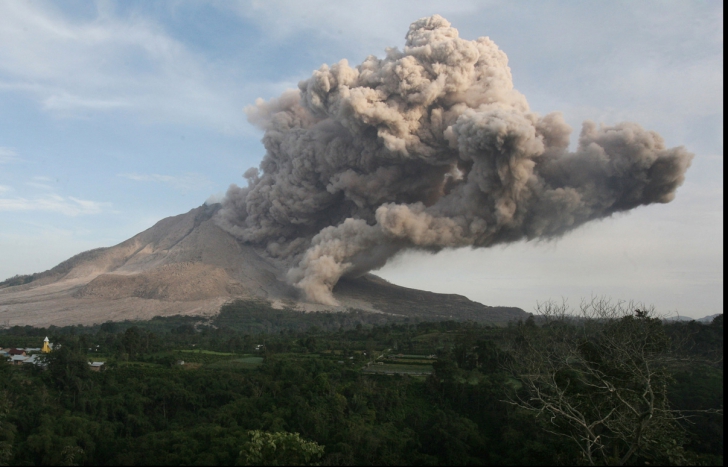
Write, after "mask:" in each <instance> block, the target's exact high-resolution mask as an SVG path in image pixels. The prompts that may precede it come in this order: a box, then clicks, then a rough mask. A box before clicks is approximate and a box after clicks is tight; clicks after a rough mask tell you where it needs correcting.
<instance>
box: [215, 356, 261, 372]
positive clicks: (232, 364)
mask: <svg viewBox="0 0 728 467" xmlns="http://www.w3.org/2000/svg"><path fill="white" fill-rule="evenodd" d="M262 364H263V357H244V358H235V359H233V360H222V361H219V362H215V363H211V364H209V365H205V368H214V369H220V370H223V369H224V370H235V369H239V370H254V369H256V368H258V367H259V366H260V365H262Z"/></svg>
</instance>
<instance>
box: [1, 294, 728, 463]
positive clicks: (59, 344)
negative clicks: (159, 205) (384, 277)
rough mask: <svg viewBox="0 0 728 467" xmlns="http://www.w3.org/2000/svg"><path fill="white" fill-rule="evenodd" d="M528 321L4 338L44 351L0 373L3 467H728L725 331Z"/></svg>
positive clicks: (251, 309) (298, 317)
mask: <svg viewBox="0 0 728 467" xmlns="http://www.w3.org/2000/svg"><path fill="white" fill-rule="evenodd" d="M541 311H542V312H543V313H542V315H541V316H540V317H537V319H529V320H527V321H526V322H519V323H512V324H511V325H509V326H507V327H494V326H488V325H481V324H476V323H470V322H453V321H440V322H419V323H416V322H404V321H400V322H388V323H387V322H380V321H379V320H380V319H381V317H368V316H366V315H364V314H362V315H357V314H351V315H348V314H347V315H343V314H340V315H336V314H324V313H321V314H300V313H299V314H296V313H293V312H284V311H280V310H271V309H268V308H266V307H265V306H264V305H262V304H254V303H247V304H246V303H238V304H235V305H233V306H230V307H227V308H226V309H224V310H223V312H222V313H221V314H220V315H219V316H217V317H216V318H214V319H211V320H202V319H200V318H189V317H172V318H164V319H162V318H157V319H154V320H151V321H148V322H137V323H131V322H126V323H104V324H102V325H97V326H91V327H79V326H70V327H65V328H48V329H38V328H30V327H15V328H10V329H6V330H2V331H0V346H2V347H9V346H20V345H22V346H33V347H39V346H40V344H41V343H42V339H43V338H44V337H45V336H46V335H48V336H49V337H50V339H51V341H52V342H54V344H55V345H56V347H55V350H54V351H53V352H52V353H51V354H49V355H48V357H47V366H46V367H45V369H42V368H41V367H36V366H33V365H21V366H10V365H9V364H7V363H5V362H0V464H3V463H5V464H10V465H26V464H60V465H73V464H76V465H86V464H89V465H91V464H94V465H95V464H98V465H118V464H125V465H127V464H129V465H134V464H145V465H148V464H153V465H182V464H186V465H190V464H204V465H234V464H237V465H261V464H264V465H310V464H321V465H341V464H346V465H348V464H402V465H410V464H418V465H420V464H421V465H438V464H448V465H450V464H478V465H484V464H497V465H502V464H519V465H522V464H530V465H553V464H619V463H622V464H640V465H645V464H646V463H649V464H655V463H663V464H665V463H672V464H703V465H722V462H723V457H722V456H723V419H722V405H723V364H722V353H723V349H722V346H723V323H722V316H721V317H719V318H716V320H715V321H714V322H713V323H712V324H710V325H701V324H697V323H679V322H675V323H666V322H663V321H661V320H658V319H655V318H654V317H653V316H652V315H651V314H650V312H649V311H648V312H644V310H641V309H640V312H639V313H636V312H635V311H634V309H632V308H627V307H623V308H620V307H619V305H611V304H609V303H607V302H601V303H591V304H588V306H587V307H586V308H585V309H584V310H583V311H584V315H583V316H581V317H579V318H578V319H576V318H573V317H569V316H567V315H565V314H564V311H565V310H564V309H563V308H559V307H555V306H553V305H551V304H547V305H545V306H544V307H543V308H542V309H541ZM610 313H611V314H610ZM88 361H105V362H106V365H105V367H106V368H105V370H104V371H101V372H94V371H90V369H89V366H88V364H87V362H88ZM645 368H647V370H645V371H643V369H645ZM645 394H648V395H647V396H646V395H645Z"/></svg>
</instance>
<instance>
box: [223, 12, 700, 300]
mask: <svg viewBox="0 0 728 467" xmlns="http://www.w3.org/2000/svg"><path fill="white" fill-rule="evenodd" d="M298 87H299V89H298V90H292V91H287V92H285V93H284V94H283V95H281V96H280V97H279V98H277V99H273V100H271V101H269V102H264V101H262V100H260V99H259V100H258V101H257V102H256V105H255V106H254V107H252V108H249V109H247V112H248V117H249V120H250V121H251V122H252V123H254V124H256V125H258V126H260V127H261V128H262V129H264V130H265V136H264V137H263V143H264V144H265V148H266V151H267V152H266V155H265V157H264V158H263V161H262V163H261V165H260V169H261V170H260V171H258V170H257V169H250V170H248V171H247V172H246V173H245V178H246V179H247V181H248V186H247V187H244V188H241V187H238V186H235V185H233V186H231V187H230V189H229V190H228V192H227V195H226V198H225V200H224V201H223V208H222V209H221V210H220V212H219V215H218V223H219V224H220V225H221V226H222V227H223V228H225V229H226V230H228V231H229V232H231V233H232V234H234V235H236V236H237V237H238V238H240V239H242V240H243V241H245V242H249V243H251V244H254V245H256V246H258V247H260V248H261V249H262V250H264V251H265V253H266V254H267V255H269V256H270V257H272V258H277V259H279V260H281V261H283V262H285V263H286V264H288V265H289V267H290V269H289V271H288V280H289V281H290V282H291V283H292V284H294V285H295V286H297V287H298V288H300V289H301V290H303V292H304V293H305V295H306V297H307V298H308V299H309V300H312V301H316V302H319V303H324V304H331V305H333V304H336V301H335V300H334V298H333V295H332V292H331V291H332V288H333V286H334V285H335V284H336V282H337V281H338V280H339V279H340V278H341V277H342V276H356V275H360V274H363V273H365V272H367V271H369V270H372V269H376V268H379V267H381V266H382V265H384V263H385V262H386V261H387V260H388V259H389V258H391V257H392V256H393V255H395V254H396V253H397V252H399V251H401V250H402V249H405V248H416V249H423V250H428V251H433V252H435V251H439V250H441V249H443V248H457V247H465V246H468V247H488V246H491V245H495V244H498V243H506V242H515V241H518V240H522V239H535V238H553V237H557V236H560V235H562V234H564V233H565V232H568V231H569V230H572V229H574V228H576V227H578V226H580V225H581V224H583V223H585V222H587V221H590V220H592V219H600V218H603V217H607V216H610V215H611V214H613V213H615V212H619V211H626V210H629V209H632V208H635V207H637V206H640V205H646V204H650V203H667V202H669V201H671V200H672V199H673V198H674V197H675V191H676V189H677V187H678V186H680V185H681V184H682V182H683V180H684V176H685V172H686V170H687V168H688V166H689V165H690V162H691V159H692V157H693V156H692V154H690V153H689V152H688V151H687V150H685V148H683V147H677V148H671V149H668V148H665V145H664V143H663V140H662V138H661V137H660V135H658V134H657V133H655V132H652V131H647V130H645V129H643V128H642V127H640V126H639V125H637V124H635V123H620V124H618V125H615V126H598V125H596V124H594V123H592V122H589V121H587V122H585V123H584V124H583V127H582V130H581V134H580V137H579V143H578V148H577V149H576V152H569V151H568V145H569V136H570V134H571V128H570V127H569V126H568V125H567V124H566V123H565V122H564V120H563V118H562V116H561V114H560V113H551V114H548V115H546V116H543V117H542V116H539V115H537V114H535V113H533V112H531V111H530V110H529V106H528V103H527V102H526V99H525V97H524V96H523V95H522V94H520V93H519V92H518V91H516V90H515V89H513V82H512V78H511V73H510V69H509V68H508V59H507V57H506V55H505V53H503V52H502V51H501V50H499V49H498V47H497V46H496V45H495V44H494V43H493V42H492V41H491V40H490V39H488V38H485V37H481V38H479V39H477V40H475V41H467V40H463V39H460V38H459V37H458V31H457V30H456V29H454V28H452V27H450V23H448V22H447V21H446V20H445V19H444V18H442V17H440V16H438V15H435V16H432V17H430V18H423V19H421V20H419V21H417V22H415V23H413V24H412V25H411V26H410V29H409V32H408V33H407V36H406V43H405V47H404V51H400V50H398V49H388V50H387V55H386V58H383V59H378V58H376V57H374V56H370V57H368V58H367V59H366V60H365V61H364V62H363V63H362V64H361V65H359V66H356V67H351V66H349V64H348V63H347V62H346V60H342V61H341V62H339V63H337V64H335V65H332V66H327V65H323V66H322V67H321V68H320V69H319V70H318V71H315V72H314V73H313V75H312V76H311V77H310V78H309V79H308V80H306V81H301V82H300V83H299V85H298Z"/></svg>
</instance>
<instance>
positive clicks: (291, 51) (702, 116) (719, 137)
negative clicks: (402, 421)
mask: <svg viewBox="0 0 728 467" xmlns="http://www.w3.org/2000/svg"><path fill="white" fill-rule="evenodd" d="M435 13H439V14H441V15H443V16H444V17H445V18H447V19H448V20H449V21H450V22H451V23H452V24H453V26H455V27H456V28H458V29H459V31H460V35H461V36H462V37H464V38H467V39H475V38H477V37H479V36H489V37H490V38H491V39H493V40H494V41H495V42H496V43H497V44H498V45H499V47H500V48H501V49H502V50H504V51H505V52H506V54H507V55H508V57H509V60H510V66H511V69H512V72H513V77H514V82H515V85H516V87H517V88H518V90H520V91H521V92H522V93H523V94H525V96H526V97H527V99H528V100H529V103H530V105H531V107H532V108H533V109H534V110H535V111H537V112H539V113H542V114H545V113H548V112H550V111H554V110H560V111H562V112H563V113H564V115H565V118H566V120H567V122H569V123H570V124H571V126H572V127H574V128H575V132H574V135H572V140H575V138H576V136H577V135H578V130H579V128H580V126H581V122H582V121H583V120H585V119H592V120H595V121H598V122H604V123H607V124H611V123H616V122H619V121H625V120H626V121H636V122H638V123H640V124H641V125H643V126H644V127H646V128H649V129H652V130H655V131H658V132H659V133H660V134H662V136H663V137H664V138H665V140H666V143H667V145H668V146H678V145H685V146H686V147H687V148H688V149H689V150H690V151H692V152H694V153H695V154H696V158H695V160H694V162H693V166H692V168H691V169H690V170H689V172H688V175H687V181H686V183H685V185H684V186H683V187H682V188H681V189H679V190H678V195H677V199H676V200H675V201H674V202H672V203H670V204H667V205H659V206H648V207H644V208H639V209H637V210H635V211H633V212H631V213H629V214H626V215H621V216H618V217H613V218H611V219H607V220H605V221H601V222H597V223H592V224H589V225H587V226H585V227H583V228H581V229H579V230H577V231H576V232H574V233H572V234H570V235H567V236H566V237H564V238H563V239H560V240H558V241H556V242H541V243H533V242H532V243H519V244H515V245H510V246H508V247H504V248H503V247H497V248H493V249H488V250H480V251H471V250H459V251H445V252H442V253H439V254H437V255H434V256H433V255H425V254H421V253H408V254H405V255H403V256H401V257H398V258H395V260H394V261H393V262H391V263H390V264H388V265H387V266H385V268H384V269H383V270H382V271H380V272H379V273H380V274H381V275H383V276H384V277H385V278H387V279H389V280H391V281H393V282H395V283H398V284H401V285H406V286H410V287H418V288H424V289H428V290H433V291H438V292H447V293H460V294H463V295H466V296H468V297H470V298H472V299H474V300H478V301H481V302H483V303H485V304H489V305H513V306H520V307H522V308H524V309H526V310H528V311H531V310H533V308H534V306H535V305H536V303H537V302H538V301H545V300H548V299H557V300H561V299H562V297H563V298H567V299H568V300H569V303H570V304H572V305H574V306H578V304H579V300H580V299H581V298H589V297H590V296H594V295H596V296H601V295H606V296H609V297H612V298H613V299H615V300H617V299H624V300H637V301H641V302H645V303H647V304H654V305H655V306H656V307H657V309H658V310H659V311H662V312H666V313H674V312H679V313H680V314H683V315H687V316H694V317H701V316H704V315H708V314H713V313H718V312H722V309H723V291H722V289H723V226H722V225H723V130H722V128H723V85H722V81H723V20H722V18H723V7H722V2H718V1H702V2H697V1H696V2H669V1H660V2H611V1H610V2H542V1H538V2H505V1H503V2H500V1H491V2H488V1H477V2H476V1H472V2H471V1H458V2H451V1H450V2H446V1H417V2H414V1H413V2H404V1H402V2H376V1H370V2H332V1H308V2H301V1H270V0H269V1H265V2H263V1H260V2H259V1H240V2H235V1H206V2H205V1H195V2H191V1H189V2H188V1H168V2H147V1H145V2H134V1H125V2H106V1H102V2H87V1H85V2H81V1H65V2H42V1H15V0H8V1H4V2H0V279H3V278H6V277H10V276H12V275H14V274H24V273H32V272H38V271H42V270H45V269H48V268H50V267H52V266H54V265H55V264H57V263H58V262H60V261H62V260H64V259H66V258H68V257H70V256H72V255H73V254H76V253H79V252H81V251H84V250H87V249H90V248H95V247H99V246H110V245H113V244H116V243H118V242H120V241H123V240H125V239H126V238H128V237H130V236H132V235H134V234H136V233H138V232H139V231H141V230H143V229H146V228H148V227H150V226H151V225H152V224H154V223H155V222H156V221H158V220H159V219H161V218H163V217H166V216H170V215H175V214H180V213H183V212H186V211H188V210H189V209H191V208H194V207H196V206H198V205H200V204H201V203H202V202H204V201H205V200H206V199H208V198H209V197H210V196H211V195H219V194H221V193H223V192H224V191H225V189H226V188H227V186H228V185H229V184H230V183H238V184H241V183H243V180H242V178H241V175H242V173H243V172H244V171H245V170H246V169H247V168H249V167H251V166H257V165H258V163H259V162H260V159H261V157H262V156H263V153H264V150H263V147H262V145H261V143H260V138H261V136H262V134H261V132H260V131H259V130H257V129H255V128H254V127H253V126H252V125H250V124H248V123H247V121H246V119H245V114H244V112H243V108H244V107H246V106H248V105H251V104H253V102H254V101H255V99H256V98H258V97H262V98H264V99H268V98H271V97H275V96H277V95H278V94H280V93H281V92H282V91H283V90H285V89H287V88H291V87H295V86H296V84H297V82H298V81H299V80H301V79H305V78H307V77H308V76H309V75H310V74H311V72H312V71H313V70H315V69H317V68H318V67H319V66H320V65H321V64H323V63H334V62H337V61H339V60H340V59H342V58H346V59H348V60H349V62H350V63H351V64H357V63H360V62H361V60H362V59H363V58H365V57H366V56H367V55H370V54H374V55H378V56H383V54H384V50H385V48H386V47H400V48H401V47H402V45H403V42H404V39H403V38H404V34H405V33H406V32H407V29H408V27H409V24H410V23H411V22H412V21H414V20H416V19H418V18H420V17H423V16H428V15H431V14H435Z"/></svg>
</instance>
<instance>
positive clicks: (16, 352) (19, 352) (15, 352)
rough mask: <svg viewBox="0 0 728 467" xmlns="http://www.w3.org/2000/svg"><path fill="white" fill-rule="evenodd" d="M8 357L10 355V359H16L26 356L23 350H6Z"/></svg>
mask: <svg viewBox="0 0 728 467" xmlns="http://www.w3.org/2000/svg"><path fill="white" fill-rule="evenodd" d="M8 355H10V356H11V357H16V356H19V355H22V356H23V357H26V356H27V355H28V354H27V353H25V350H24V349H10V350H8Z"/></svg>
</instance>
